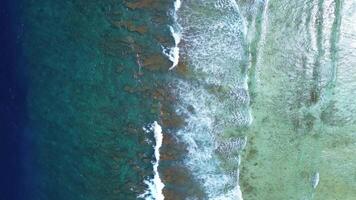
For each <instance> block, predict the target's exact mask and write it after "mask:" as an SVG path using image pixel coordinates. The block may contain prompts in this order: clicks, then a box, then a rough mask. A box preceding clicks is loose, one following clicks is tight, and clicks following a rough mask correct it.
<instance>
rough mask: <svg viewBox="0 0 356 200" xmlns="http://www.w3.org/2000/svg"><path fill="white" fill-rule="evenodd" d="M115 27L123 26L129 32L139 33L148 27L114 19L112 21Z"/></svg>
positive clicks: (142, 32) (144, 31)
mask: <svg viewBox="0 0 356 200" xmlns="http://www.w3.org/2000/svg"><path fill="white" fill-rule="evenodd" d="M112 23H113V25H114V26H115V27H118V28H125V29H127V30H129V31H130V32H137V33H139V34H145V33H147V31H148V28H147V27H145V26H143V25H141V26H137V25H135V24H134V23H133V22H131V21H114V22H112Z"/></svg>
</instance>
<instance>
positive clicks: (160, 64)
mask: <svg viewBox="0 0 356 200" xmlns="http://www.w3.org/2000/svg"><path fill="white" fill-rule="evenodd" d="M169 66H170V63H169V60H168V59H167V58H165V57H164V56H163V55H162V54H154V55H150V56H145V57H144V58H143V67H144V68H145V69H148V70H150V71H159V70H168V68H169Z"/></svg>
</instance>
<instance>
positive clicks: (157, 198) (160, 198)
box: [138, 121, 165, 200]
mask: <svg viewBox="0 0 356 200" xmlns="http://www.w3.org/2000/svg"><path fill="white" fill-rule="evenodd" d="M143 130H144V131H145V132H146V133H149V132H152V131H153V133H154V138H155V141H156V145H155V146H154V154H155V158H156V161H155V162H153V179H152V180H145V181H144V183H145V184H146V185H147V186H148V190H147V191H145V193H143V194H141V195H139V196H138V197H139V198H145V199H146V200H164V195H163V188H164V186H165V185H164V183H163V182H162V180H161V178H160V176H159V173H158V166H159V160H160V152H159V149H160V148H161V146H162V142H163V133H162V127H161V126H160V125H159V124H158V123H157V122H156V121H155V122H153V123H152V124H151V125H150V127H149V128H148V129H146V128H143Z"/></svg>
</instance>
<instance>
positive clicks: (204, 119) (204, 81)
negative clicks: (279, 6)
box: [172, 0, 252, 200]
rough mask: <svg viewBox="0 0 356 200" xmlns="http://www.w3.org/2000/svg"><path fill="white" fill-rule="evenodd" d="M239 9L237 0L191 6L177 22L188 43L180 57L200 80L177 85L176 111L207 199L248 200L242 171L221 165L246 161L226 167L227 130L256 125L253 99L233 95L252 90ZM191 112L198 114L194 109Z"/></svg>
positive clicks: (186, 4)
mask: <svg viewBox="0 0 356 200" xmlns="http://www.w3.org/2000/svg"><path fill="white" fill-rule="evenodd" d="M202 7H206V8H207V9H209V12H206V10H207V9H204V8H202ZM239 9H240V8H239V7H238V5H237V4H236V2H235V1H234V0H203V1H199V2H197V1H186V2H184V4H183V5H182V7H181V8H180V10H179V12H178V16H177V18H176V19H177V24H179V25H180V26H181V30H184V31H181V32H180V35H179V39H180V38H181V37H182V38H184V42H185V45H184V46H181V49H180V51H181V52H180V54H181V55H183V56H185V57H187V58H189V59H188V61H189V67H191V69H192V72H193V73H196V74H197V75H198V76H196V78H195V79H194V80H191V79H179V80H172V81H174V83H173V84H174V85H175V89H174V92H175V96H176V97H177V100H178V101H177V102H178V103H177V105H176V111H177V113H178V114H180V115H182V116H187V117H186V125H185V127H184V128H182V129H180V130H179V131H178V132H177V136H178V137H179V138H180V139H181V140H183V141H184V143H185V144H187V151H188V155H187V156H186V159H185V160H184V164H185V165H186V166H187V167H188V168H189V169H190V170H191V172H192V174H193V176H194V178H195V179H196V180H198V181H199V183H200V184H201V186H202V188H203V190H204V191H205V192H206V194H207V199H213V200H231V199H234V200H242V194H241V190H240V186H239V181H238V179H239V178H238V177H239V169H238V166H237V169H236V168H234V169H233V170H231V171H228V170H226V169H223V168H222V164H226V163H221V162H225V161H227V162H230V161H231V162H232V161H235V162H236V160H237V161H238V165H239V162H240V160H239V159H240V157H236V155H234V154H231V155H229V156H230V158H226V160H224V161H222V160H220V159H219V158H218V155H217V154H216V143H217V142H218V141H219V140H222V139H225V138H223V137H221V134H222V133H224V131H225V130H226V129H227V130H228V129H229V128H234V127H239V126H249V125H250V124H251V122H252V115H251V112H250V108H249V98H247V97H245V96H243V95H244V93H236V94H234V95H229V93H228V91H230V92H234V91H236V88H240V89H241V90H242V89H243V90H246V91H247V90H248V84H247V76H246V74H244V72H243V71H242V70H241V68H240V66H241V63H244V62H245V61H246V60H248V58H246V53H245V52H244V45H245V42H246V39H245V34H246V28H247V27H246V22H245V21H244V19H243V17H242V16H241V15H242V14H241V12H240V10H239ZM218 15H220V16H219V17H217V16H218ZM173 28H174V27H173ZM215 86H216V88H223V90H225V91H227V94H226V96H224V98H221V97H220V98H219V95H215V94H214V91H209V89H210V88H212V87H213V89H214V87H215ZM207 88H209V89H207ZM222 95H224V94H222ZM243 98H245V99H243ZM239 99H243V101H241V100H239ZM191 107H193V108H194V112H192V111H191V109H188V108H191ZM226 153H229V152H226ZM229 159H231V160H229ZM229 164H230V163H229ZM227 188H229V189H228V190H227Z"/></svg>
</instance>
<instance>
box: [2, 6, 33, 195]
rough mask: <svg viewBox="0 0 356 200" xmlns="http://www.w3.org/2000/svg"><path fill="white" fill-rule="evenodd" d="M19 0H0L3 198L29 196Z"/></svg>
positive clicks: (27, 134) (24, 73) (28, 151)
mask: <svg viewBox="0 0 356 200" xmlns="http://www.w3.org/2000/svg"><path fill="white" fill-rule="evenodd" d="M18 3H19V1H13V0H2V1H0V27H1V28H0V45H1V47H0V92H1V94H0V159H1V162H0V199H1V200H3V199H4V200H7V199H29V195H28V190H27V189H26V188H27V186H26V185H31V184H28V181H29V179H28V175H29V174H28V173H27V170H28V169H29V167H30V161H29V155H30V148H29V142H28V141H29V140H28V138H29V133H30V132H29V131H26V117H27V112H26V93H27V88H26V87H27V83H26V82H27V80H26V66H25V64H24V63H25V62H24V60H23V59H22V53H21V51H22V50H21V42H20V41H21V32H22V25H21V22H20V17H19V16H18V13H19V12H18V11H19V7H18V5H20V4H18Z"/></svg>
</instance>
